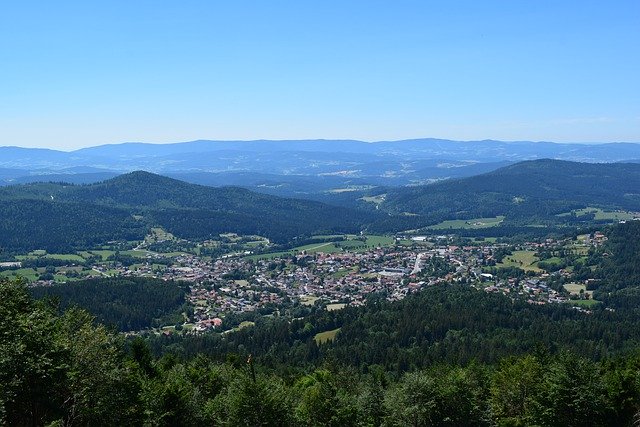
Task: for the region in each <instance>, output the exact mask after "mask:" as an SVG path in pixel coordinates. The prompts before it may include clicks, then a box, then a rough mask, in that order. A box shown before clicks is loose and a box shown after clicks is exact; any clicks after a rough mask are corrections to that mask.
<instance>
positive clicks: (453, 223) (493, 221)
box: [427, 215, 504, 230]
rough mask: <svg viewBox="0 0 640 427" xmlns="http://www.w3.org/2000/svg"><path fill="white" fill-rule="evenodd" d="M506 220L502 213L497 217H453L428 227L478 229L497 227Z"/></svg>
mask: <svg viewBox="0 0 640 427" xmlns="http://www.w3.org/2000/svg"><path fill="white" fill-rule="evenodd" d="M502 221H504V216H502V215H500V216H497V217H495V218H472V219H452V220H448V221H442V222H441V223H439V224H436V225H432V226H429V227H427V228H428V229H430V230H448V229H461V228H462V229H474V230H475V229H478V228H489V227H496V226H498V225H500V223H501V222H502Z"/></svg>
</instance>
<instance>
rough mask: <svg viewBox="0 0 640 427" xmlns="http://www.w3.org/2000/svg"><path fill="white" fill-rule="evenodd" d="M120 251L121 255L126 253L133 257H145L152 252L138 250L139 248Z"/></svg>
mask: <svg viewBox="0 0 640 427" xmlns="http://www.w3.org/2000/svg"><path fill="white" fill-rule="evenodd" d="M120 253H121V254H122V255H127V256H131V257H134V258H146V257H147V255H151V254H152V252H149V251H140V250H131V251H122V252H120Z"/></svg>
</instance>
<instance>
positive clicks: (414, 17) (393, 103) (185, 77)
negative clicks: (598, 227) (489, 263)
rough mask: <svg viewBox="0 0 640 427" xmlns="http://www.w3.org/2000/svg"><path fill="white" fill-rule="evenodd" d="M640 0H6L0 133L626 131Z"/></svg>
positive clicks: (63, 139)
mask: <svg viewBox="0 0 640 427" xmlns="http://www.w3.org/2000/svg"><path fill="white" fill-rule="evenodd" d="M639 17H640V3H638V2H636V1H631V0H623V1H619V2H615V3H614V4H603V3H600V2H595V1H587V2H581V3H580V4H579V5H574V4H555V3H535V4H526V3H519V2H511V3H505V2H501V1H497V0H493V1H488V2H483V3H482V4H478V3H477V2H471V1H468V0H463V1H460V2H456V3H455V4H452V3H448V2H446V3H445V2H419V1H414V0H401V1H400V2H394V3H393V4H388V3H385V2H365V1H354V2H348V3H344V2H337V1H328V2H323V3H322V4H306V3H299V2H284V3H277V4H274V3H272V2H255V3H250V4H249V3H212V2H204V1H195V2H192V3H189V5H188V6H185V5H183V4H158V3H156V2H151V1H141V2H135V3H131V2H124V1H114V2H109V3H106V4H92V3H86V2H79V1H63V2H56V3H54V4H48V3H42V4H39V5H32V4H31V5H30V4H25V3H11V4H7V5H4V6H3V13H2V14H0V53H2V54H3V59H4V61H3V64H4V66H3V67H2V69H0V81H1V82H3V83H2V88H1V89H2V90H1V91H0V93H2V95H1V97H2V102H1V103H0V128H2V129H3V133H2V137H1V138H0V146H20V147H43V148H50V149H59V150H60V149H61V150H65V151H73V150H76V149H79V148H81V147H88V146H98V145H105V144H110V143H113V141H153V142H154V143H171V142H174V141H185V140H187V141H188V140H196V139H198V138H200V137H201V136H202V135H211V136H214V138H215V139H216V140H256V139H269V140H299V139H307V138H308V137H309V136H310V135H322V136H323V137H324V138H327V139H340V138H347V139H354V140H363V141H371V140H404V139H409V138H411V137H413V136H414V135H437V136H439V137H441V138H443V139H450V140H485V139H495V140H503V141H504V140H506V141H518V140H534V141H555V142H558V143H571V142H575V141H583V143H609V142H617V141H638V140H639V139H640V103H638V99H640V85H638V83H637V78H636V76H637V75H640V58H639V57H638V55H636V54H635V52H636V50H637V45H638V42H640V26H638V25H637V21H638V18H639Z"/></svg>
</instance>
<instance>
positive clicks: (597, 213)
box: [557, 206, 636, 221]
mask: <svg viewBox="0 0 640 427" xmlns="http://www.w3.org/2000/svg"><path fill="white" fill-rule="evenodd" d="M572 213H575V214H576V216H582V215H587V214H591V213H592V214H594V219H595V220H597V221H628V220H631V219H633V218H635V217H636V215H634V214H633V213H631V212H625V211H605V210H603V209H600V208H594V207H591V206H588V207H586V208H584V209H575V210H573V211H571V212H565V213H561V214H559V215H557V216H559V217H564V216H569V215H571V214H572Z"/></svg>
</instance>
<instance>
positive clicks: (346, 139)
mask: <svg viewBox="0 0 640 427" xmlns="http://www.w3.org/2000/svg"><path fill="white" fill-rule="evenodd" d="M421 140H425V141H428V140H435V141H446V142H454V143H470V144H473V143H480V142H496V143H504V144H519V143H523V144H526V143H533V144H558V145H613V144H640V141H606V142H598V141H595V142H584V141H571V142H562V141H535V140H512V141H509V140H499V139H491V138H489V139H469V140H456V139H447V138H432V137H424V138H407V139H384V140H361V139H348V138H336V139H329V138H308V139H264V138H261V139H202V138H199V139H194V140H190V141H166V142H155V141H151V142H148V141H125V142H111V143H109V142H108V143H104V144H96V145H86V146H81V147H76V148H72V149H64V148H55V147H42V146H20V145H0V149H1V148H19V149H34V150H52V151H59V152H64V153H72V152H74V151H80V150H84V149H89V148H96V147H105V146H119V145H177V144H189V143H194V142H214V143H216V142H220V143H229V142H232V143H252V142H265V143H268V142H285V143H286V142H292V143H293V142H318V143H322V142H334V141H349V142H356V143H365V144H378V143H388V142H391V143H395V142H397V143H402V142H407V141H421Z"/></svg>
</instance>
